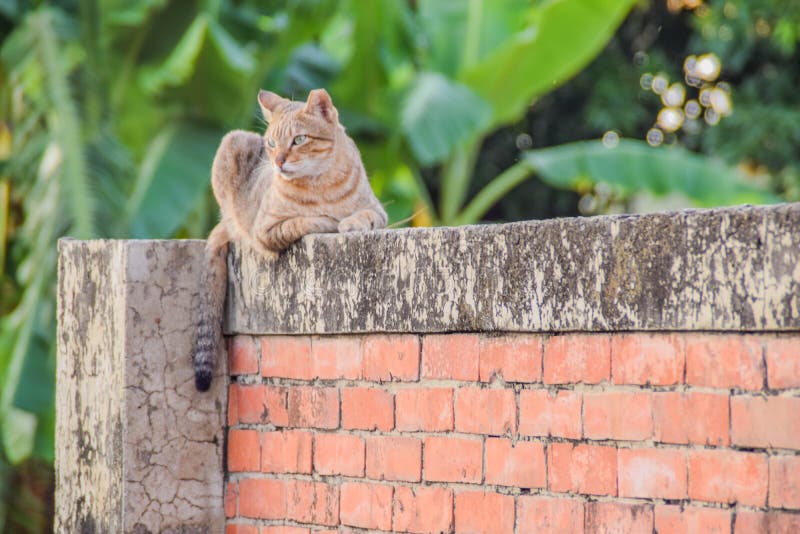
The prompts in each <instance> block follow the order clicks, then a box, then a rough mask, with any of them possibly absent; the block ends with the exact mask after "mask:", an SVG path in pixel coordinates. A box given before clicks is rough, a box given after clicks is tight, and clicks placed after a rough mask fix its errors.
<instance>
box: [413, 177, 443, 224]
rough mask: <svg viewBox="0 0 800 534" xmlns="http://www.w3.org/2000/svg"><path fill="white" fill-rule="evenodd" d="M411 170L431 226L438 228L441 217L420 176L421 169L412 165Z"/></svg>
mask: <svg viewBox="0 0 800 534" xmlns="http://www.w3.org/2000/svg"><path fill="white" fill-rule="evenodd" d="M409 169H410V170H411V175H412V176H414V183H415V184H416V186H417V193H418V198H419V200H420V201H422V203H423V204H424V205H425V209H426V210H427V211H428V216H429V217H430V218H431V225H432V226H438V225H439V217H438V216H437V214H436V208H435V207H434V205H433V200H432V199H431V194H430V192H429V191H428V187H427V186H426V185H425V182H424V181H423V180H422V176H420V175H419V169H417V168H416V167H415V166H413V165H410V166H409Z"/></svg>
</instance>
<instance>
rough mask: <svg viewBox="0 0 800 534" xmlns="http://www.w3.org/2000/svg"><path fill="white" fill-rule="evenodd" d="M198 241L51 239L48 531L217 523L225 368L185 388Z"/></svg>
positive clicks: (174, 528)
mask: <svg viewBox="0 0 800 534" xmlns="http://www.w3.org/2000/svg"><path fill="white" fill-rule="evenodd" d="M202 257H203V242H202V241H101V240H98V241H75V240H68V239H64V240H61V241H60V242H59V263H58V265H59V276H58V284H59V285H58V369H57V379H56V382H57V384H56V390H57V393H56V398H57V401H56V514H55V515H56V517H55V531H56V532H135V533H138V534H146V533H148V532H173V533H174V532H182V533H201V532H209V533H210V532H222V531H223V530H224V522H225V518H224V513H223V502H222V501H223V496H222V492H223V476H224V471H223V460H222V459H223V449H224V441H225V440H224V431H223V429H224V425H225V405H226V402H227V383H228V381H227V379H226V376H227V370H226V365H225V362H224V358H221V359H222V360H223V361H222V362H221V363H220V364H219V365H218V366H217V374H218V376H217V378H216V379H215V381H214V383H213V385H212V389H211V391H209V392H207V393H204V394H200V393H198V392H197V391H195V388H194V374H193V371H192V365H191V350H192V347H193V343H194V334H195V326H194V319H193V313H192V311H193V310H194V308H195V304H196V299H197V296H198V294H199V292H200V291H202V288H201V287H200V268H201V265H202Z"/></svg>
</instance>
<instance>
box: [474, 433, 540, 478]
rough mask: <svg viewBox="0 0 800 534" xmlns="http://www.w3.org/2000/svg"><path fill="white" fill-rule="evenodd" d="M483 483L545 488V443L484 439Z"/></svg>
mask: <svg viewBox="0 0 800 534" xmlns="http://www.w3.org/2000/svg"><path fill="white" fill-rule="evenodd" d="M486 484H498V485H501V486H516V487H519V488H544V487H545V486H547V474H546V472H545V459H544V445H542V444H541V443H538V442H534V441H518V442H517V444H516V445H514V446H512V443H511V440H510V439H504V438H487V439H486Z"/></svg>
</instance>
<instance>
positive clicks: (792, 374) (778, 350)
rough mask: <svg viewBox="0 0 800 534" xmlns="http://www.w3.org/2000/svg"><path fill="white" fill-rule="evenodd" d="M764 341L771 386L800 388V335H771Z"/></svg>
mask: <svg viewBox="0 0 800 534" xmlns="http://www.w3.org/2000/svg"><path fill="white" fill-rule="evenodd" d="M764 341H765V343H764V345H765V349H766V353H767V383H768V384H769V387H770V388H772V389H785V388H800V336H798V335H796V334H793V335H791V336H781V337H769V338H766V339H765V340H764Z"/></svg>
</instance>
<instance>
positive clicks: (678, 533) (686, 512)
mask: <svg viewBox="0 0 800 534" xmlns="http://www.w3.org/2000/svg"><path fill="white" fill-rule="evenodd" d="M730 531H731V511H730V510H722V509H720V508H702V507H700V506H686V507H681V506H677V505H661V504H659V505H656V532H658V534H683V533H685V532H698V533H700V532H702V533H704V534H730Z"/></svg>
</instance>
